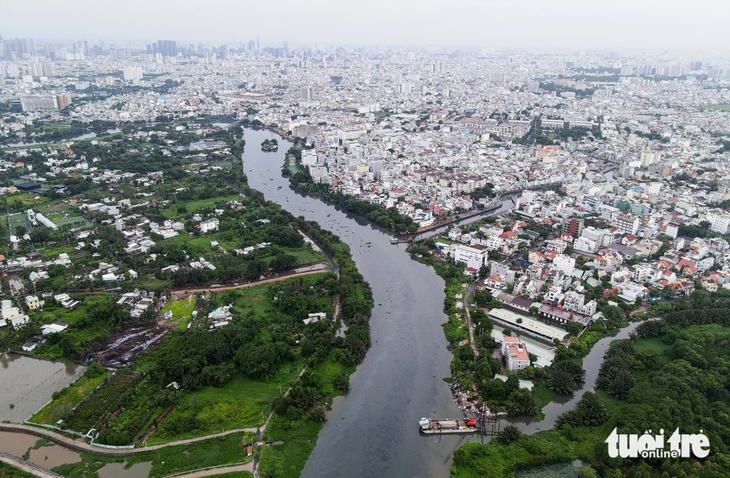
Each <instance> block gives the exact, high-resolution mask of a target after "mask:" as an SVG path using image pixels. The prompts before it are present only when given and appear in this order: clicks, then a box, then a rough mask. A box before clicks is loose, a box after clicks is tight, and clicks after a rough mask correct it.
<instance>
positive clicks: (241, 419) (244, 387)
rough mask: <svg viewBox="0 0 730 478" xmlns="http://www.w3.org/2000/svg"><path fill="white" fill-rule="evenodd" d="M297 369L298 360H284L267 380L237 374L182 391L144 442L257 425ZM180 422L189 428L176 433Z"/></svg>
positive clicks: (262, 421)
mask: <svg viewBox="0 0 730 478" xmlns="http://www.w3.org/2000/svg"><path fill="white" fill-rule="evenodd" d="M300 371H301V364H300V363H294V362H287V363H285V364H283V365H282V366H281V368H280V369H279V370H278V371H277V372H276V373H275V374H274V375H273V376H272V378H271V380H270V381H269V382H268V383H265V382H261V381H256V380H252V379H250V378H248V377H246V376H244V375H241V374H237V375H236V376H234V377H233V378H232V379H231V380H230V381H229V382H228V383H226V384H225V386H223V387H221V388H216V387H204V388H202V389H200V390H198V391H196V392H191V393H185V394H184V395H183V396H182V397H181V398H180V400H179V401H178V405H177V406H176V407H175V409H174V410H173V411H172V412H170V413H169V415H168V416H167V417H166V418H165V421H164V422H163V424H162V426H161V427H160V428H159V429H158V430H157V431H155V432H154V433H153V434H152V435H151V436H150V437H149V439H147V444H148V445H155V444H158V443H166V442H170V441H176V440H184V439H186V438H195V437H199V436H205V435H209V434H211V433H219V432H221V431H224V430H232V429H237V428H255V427H258V426H261V425H262V424H263V423H264V421H265V420H266V417H268V416H269V413H271V404H272V402H273V401H274V399H275V398H277V397H279V396H281V395H282V394H283V393H284V392H285V391H286V389H287V388H289V385H290V383H291V382H292V381H293V380H294V379H295V378H296V376H297V375H298V374H299V372H300ZM180 424H185V425H189V424H194V425H195V426H196V428H195V429H194V430H191V431H190V432H187V433H183V434H179V433H177V432H176V430H177V429H178V428H179V425H180Z"/></svg>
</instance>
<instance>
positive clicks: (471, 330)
mask: <svg viewBox="0 0 730 478" xmlns="http://www.w3.org/2000/svg"><path fill="white" fill-rule="evenodd" d="M478 282H479V281H478V280H476V281H474V282H472V283H471V284H469V288H468V289H467V290H466V292H465V293H464V310H465V311H466V324H467V326H468V327H469V339H470V340H471V348H472V349H474V360H476V359H477V357H478V356H479V352H478V351H477V345H476V341H475V340H474V323H473V322H472V321H471V312H469V296H470V295H472V294H473V293H474V289H475V288H476V285H477V283H478ZM475 364H476V363H475Z"/></svg>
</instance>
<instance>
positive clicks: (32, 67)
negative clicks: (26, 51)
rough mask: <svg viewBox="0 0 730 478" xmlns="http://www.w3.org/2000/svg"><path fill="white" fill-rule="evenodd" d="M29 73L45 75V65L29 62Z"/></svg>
mask: <svg viewBox="0 0 730 478" xmlns="http://www.w3.org/2000/svg"><path fill="white" fill-rule="evenodd" d="M28 74H29V75H31V76H35V77H39V76H43V66H41V64H40V63H36V62H34V63H28Z"/></svg>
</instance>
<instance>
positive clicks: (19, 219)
mask: <svg viewBox="0 0 730 478" xmlns="http://www.w3.org/2000/svg"><path fill="white" fill-rule="evenodd" d="M8 226H9V227H10V235H16V234H17V233H16V230H17V228H18V226H22V227H24V228H25V232H26V233H28V232H30V231H31V230H32V229H33V227H32V226H31V225H30V221H29V220H28V215H27V214H25V213H21V214H14V215H12V216H8Z"/></svg>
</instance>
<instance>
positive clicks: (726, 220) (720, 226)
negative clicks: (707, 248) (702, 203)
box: [707, 214, 730, 234]
mask: <svg viewBox="0 0 730 478" xmlns="http://www.w3.org/2000/svg"><path fill="white" fill-rule="evenodd" d="M707 220H708V221H710V230H711V231H712V232H717V233H718V234H727V232H728V229H730V216H727V215H724V214H708V215H707Z"/></svg>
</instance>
